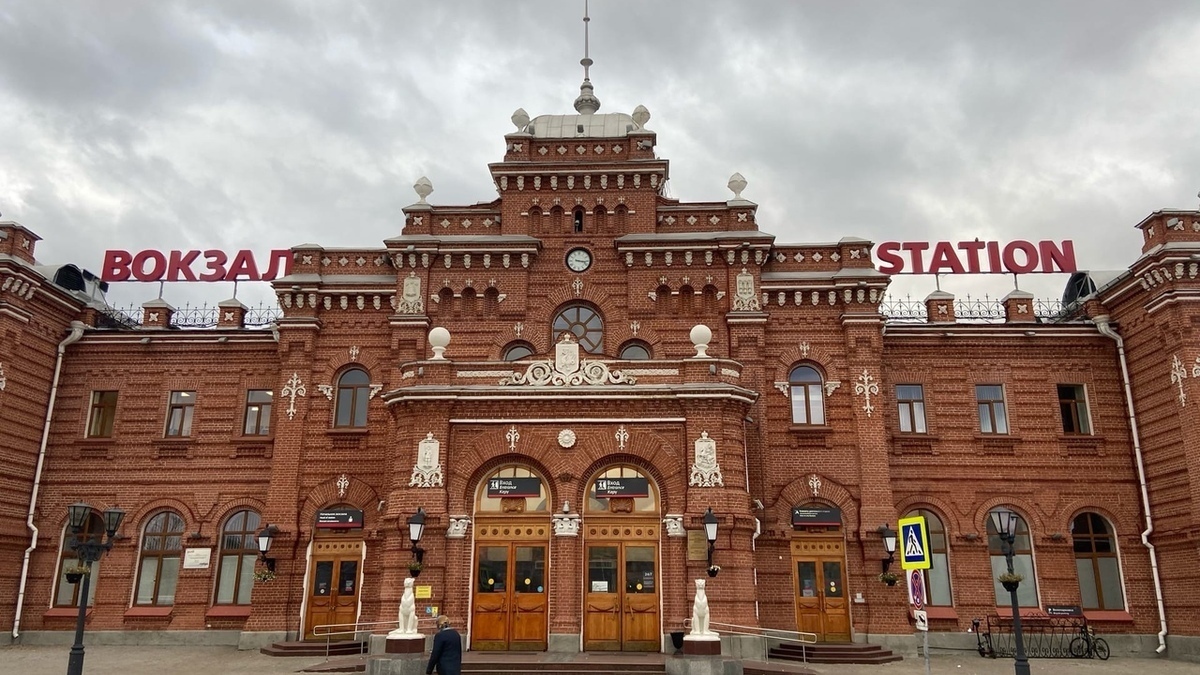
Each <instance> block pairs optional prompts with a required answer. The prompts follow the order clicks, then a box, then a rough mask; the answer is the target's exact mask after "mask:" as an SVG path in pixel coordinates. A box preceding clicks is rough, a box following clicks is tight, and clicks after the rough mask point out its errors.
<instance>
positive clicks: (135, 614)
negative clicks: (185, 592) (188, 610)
mask: <svg viewBox="0 0 1200 675" xmlns="http://www.w3.org/2000/svg"><path fill="white" fill-rule="evenodd" d="M172 609H174V607H171V606H169V605H168V606H166V607H158V606H154V605H137V606H134V607H130V608H129V609H127V610H125V618H126V619H142V618H150V619H158V618H167V617H169V616H171V610H172Z"/></svg>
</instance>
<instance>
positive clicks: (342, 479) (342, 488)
mask: <svg viewBox="0 0 1200 675" xmlns="http://www.w3.org/2000/svg"><path fill="white" fill-rule="evenodd" d="M337 489H338V497H345V496H346V490H348V489H350V477H349V476H347V475H346V474H342V475H340V476H338V479H337Z"/></svg>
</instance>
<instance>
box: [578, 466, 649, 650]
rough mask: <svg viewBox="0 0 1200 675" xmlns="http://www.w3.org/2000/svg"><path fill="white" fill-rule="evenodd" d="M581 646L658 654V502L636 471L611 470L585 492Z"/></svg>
mask: <svg viewBox="0 0 1200 675" xmlns="http://www.w3.org/2000/svg"><path fill="white" fill-rule="evenodd" d="M587 501H588V503H587V512H586V513H587V515H586V520H585V522H584V525H585V527H584V534H585V536H586V544H585V547H584V550H585V553H584V562H585V565H586V577H585V578H584V588H583V598H584V601H583V608H584V612H583V615H584V625H583V646H584V649H585V650H588V651H627V652H657V651H659V650H660V649H661V648H662V627H661V625H662V624H661V621H660V619H659V590H660V586H661V583H660V580H659V578H658V538H659V516H658V498H657V494H656V490H655V488H654V487H653V486H652V485H650V483H649V480H648V479H647V478H646V477H645V476H643V475H642V474H641V473H640V472H639V471H638V470H637V469H635V468H633V467H629V466H618V467H613V468H610V469H608V470H606V471H604V472H602V473H601V474H600V475H599V476H597V477H596V478H595V479H594V480H593V481H592V482H591V484H590V485H589V487H588V500H587Z"/></svg>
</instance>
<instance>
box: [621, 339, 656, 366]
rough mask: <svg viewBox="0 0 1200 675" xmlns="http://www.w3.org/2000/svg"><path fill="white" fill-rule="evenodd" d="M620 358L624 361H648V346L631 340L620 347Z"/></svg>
mask: <svg viewBox="0 0 1200 675" xmlns="http://www.w3.org/2000/svg"><path fill="white" fill-rule="evenodd" d="M620 358H622V359H624V360H626V361H648V360H650V345H647V344H646V343H645V342H642V341H640V340H631V341H629V342H626V343H625V344H624V345H622V346H621V351H620Z"/></svg>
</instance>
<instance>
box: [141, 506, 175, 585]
mask: <svg viewBox="0 0 1200 675" xmlns="http://www.w3.org/2000/svg"><path fill="white" fill-rule="evenodd" d="M182 555H183V518H182V517H180V515H179V514H178V513H175V512H174V511H163V512H161V513H159V514H157V515H155V516H154V517H153V518H151V519H150V520H149V522H147V523H146V529H145V531H144V532H142V557H141V561H140V562H139V563H138V579H137V597H136V598H135V599H134V604H137V605H159V606H170V605H173V604H175V584H176V582H178V581H179V558H180V556H182Z"/></svg>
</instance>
